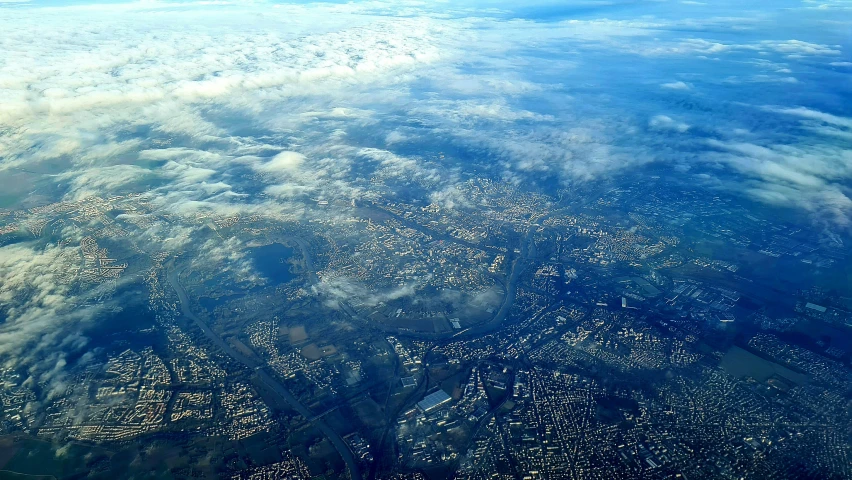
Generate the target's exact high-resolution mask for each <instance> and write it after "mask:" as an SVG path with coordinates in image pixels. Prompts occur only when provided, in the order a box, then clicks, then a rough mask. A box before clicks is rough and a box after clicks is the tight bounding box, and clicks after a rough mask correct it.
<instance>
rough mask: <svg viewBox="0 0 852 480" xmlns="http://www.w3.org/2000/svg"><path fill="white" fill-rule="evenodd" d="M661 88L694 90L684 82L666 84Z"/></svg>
mask: <svg viewBox="0 0 852 480" xmlns="http://www.w3.org/2000/svg"><path fill="white" fill-rule="evenodd" d="M660 86H661V87H663V88H668V89H671V90H689V89H690V88H692V87H691V86H689V85H688V84H686V83H684V82H670V83H664V84H662V85H660Z"/></svg>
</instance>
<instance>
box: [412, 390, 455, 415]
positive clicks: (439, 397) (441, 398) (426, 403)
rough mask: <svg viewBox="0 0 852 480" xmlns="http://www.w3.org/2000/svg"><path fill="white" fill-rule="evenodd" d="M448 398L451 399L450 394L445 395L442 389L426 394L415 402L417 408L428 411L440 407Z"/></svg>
mask: <svg viewBox="0 0 852 480" xmlns="http://www.w3.org/2000/svg"><path fill="white" fill-rule="evenodd" d="M450 400H452V398H450V396H449V395H447V393H446V392H444V391H443V390H438V391H437V392H434V393H430V394H429V395H426V397H424V398H423V400H420V401H419V402H417V408H419V409H420V410H423V411H424V412H427V413H428V412H430V411H432V410H435V409H436V408H438V407H440V406H441V405H443V404H445V403H447V402H449V401H450Z"/></svg>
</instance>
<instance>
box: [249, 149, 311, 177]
mask: <svg viewBox="0 0 852 480" xmlns="http://www.w3.org/2000/svg"><path fill="white" fill-rule="evenodd" d="M304 161H305V156H304V155H302V154H301V153H298V152H281V153H279V154H277V155H275V156H274V157H272V158H271V159H270V160H269V161H268V162H266V163H263V164H261V165H257V166H255V169H256V170H258V171H260V172H266V173H273V174H274V173H279V172H291V171H293V170H297V169H298V168H299V166H300V165H302V163H303V162H304Z"/></svg>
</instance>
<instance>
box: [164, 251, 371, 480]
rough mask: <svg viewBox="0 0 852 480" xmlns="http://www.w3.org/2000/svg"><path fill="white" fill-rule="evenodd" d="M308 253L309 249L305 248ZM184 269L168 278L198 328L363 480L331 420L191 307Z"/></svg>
mask: <svg viewBox="0 0 852 480" xmlns="http://www.w3.org/2000/svg"><path fill="white" fill-rule="evenodd" d="M305 253H307V252H305ZM180 273H181V270H176V269H174V268H170V269H169V274H168V281H169V284H170V285H171V286H172V288H173V289H174V291H175V293H177V296H178V299H179V300H180V308H181V312H182V313H183V314H184V315H185V316H186V317H187V318H189V319H190V320H192V321H193V322H195V324H196V325H197V326H198V328H200V329H201V331H202V332H204V335H205V336H206V337H207V338H208V339H209V340H210V341H211V342H213V344H215V345H216V346H217V347H219V349H221V350H222V352H224V353H225V354H226V355H228V356H229V357H231V358H233V359H234V360H236V361H237V362H239V363H241V364H243V365H244V366H246V367H248V368H251V369H252V370H255V371H256V372H257V377H258V379H259V380H260V381H261V382H263V384H264V385H266V386H267V387H268V388H269V389H270V390H271V391H272V392H273V393H275V394H276V395H278V396H279V397H281V399H283V400H284V401H285V402H287V404H289V405H290V406H291V407H292V408H293V409H294V410H295V411H297V412H299V414H300V415H302V416H303V417H305V419H307V420H308V421H310V422H312V423H313V424H314V425H315V426H316V427H317V428H318V429H319V430H320V431H321V432H322V433H323V435H325V436H326V438H328V440H329V441H330V442H331V443H332V445H334V448H335V449H336V450H337V453H339V454H340V456H341V457H342V458H343V461H344V462H346V467H347V468H348V469H349V476H350V478H352V479H353V480H360V479H361V478H362V477H361V469H360V468H359V466H358V461H357V460H355V456H354V455H352V451H351V450H349V446H347V445H346V442H344V441H343V438H341V437H340V435H338V434H337V432H335V431H334V429H333V428H331V426H330V425H328V423H326V422H325V421H324V420H322V419H320V418H317V417H316V416H315V415H314V414H313V412H311V410H310V409H309V408H308V407H306V406H305V405H303V404H302V402H300V401H299V399H298V398H296V397H295V396H294V395H293V394H292V393H291V392H290V390H288V389H287V387H285V386H284V384H282V383H281V382H280V381H278V380H277V379H276V378H275V377H274V376H273V375H272V374H270V373H269V371H268V367H267V366H266V364H264V363H262V362H260V361H258V360H255V359H253V358H250V357H248V356H246V355H243V354H242V353H240V352H239V351H237V350H235V349H234V348H232V347H231V346H230V345H228V343H227V342H225V341H224V340H223V339H222V338H221V337H220V336H219V335H217V334H216V332H214V331H213V330H212V329H211V328H210V327H209V326H208V325H207V323H206V322H204V321H203V320H202V319H201V318H200V317H199V316H198V315H196V314H195V313H194V312H193V311H192V309H190V303H189V297H188V296H187V294H186V290H184V288H183V285H181V284H180V280H179V279H178V277H179V275H180Z"/></svg>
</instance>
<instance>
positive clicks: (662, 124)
mask: <svg viewBox="0 0 852 480" xmlns="http://www.w3.org/2000/svg"><path fill="white" fill-rule="evenodd" d="M648 126H650V127H651V128H653V129H656V130H673V131H675V132H678V133H685V132H686V131H687V130H689V125H687V124H685V123H683V122H678V121H676V120H673V119H672V118H671V117H669V116H666V115H655V116H653V117H651V120H650V121H648Z"/></svg>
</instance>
